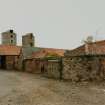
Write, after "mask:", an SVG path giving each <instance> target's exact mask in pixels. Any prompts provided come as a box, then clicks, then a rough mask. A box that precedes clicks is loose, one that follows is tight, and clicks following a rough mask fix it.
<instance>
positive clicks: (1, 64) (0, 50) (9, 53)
mask: <svg viewBox="0 0 105 105" xmlns="http://www.w3.org/2000/svg"><path fill="white" fill-rule="evenodd" d="M20 50H21V47H19V46H14V45H0V69H18V58H19V55H20Z"/></svg>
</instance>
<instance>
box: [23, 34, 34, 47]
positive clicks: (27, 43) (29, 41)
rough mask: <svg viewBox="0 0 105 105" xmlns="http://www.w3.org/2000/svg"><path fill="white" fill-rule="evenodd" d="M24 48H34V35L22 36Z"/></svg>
mask: <svg viewBox="0 0 105 105" xmlns="http://www.w3.org/2000/svg"><path fill="white" fill-rule="evenodd" d="M22 46H23V47H34V46H35V45H34V35H33V33H28V34H26V35H24V36H22Z"/></svg>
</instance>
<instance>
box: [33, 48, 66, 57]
mask: <svg viewBox="0 0 105 105" xmlns="http://www.w3.org/2000/svg"><path fill="white" fill-rule="evenodd" d="M64 52H65V50H63V49H54V48H41V50H40V51H37V52H34V53H33V54H32V58H43V57H46V56H49V55H55V56H59V57H61V56H64Z"/></svg>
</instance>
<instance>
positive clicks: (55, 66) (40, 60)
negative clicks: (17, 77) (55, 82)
mask: <svg viewBox="0 0 105 105" xmlns="http://www.w3.org/2000/svg"><path fill="white" fill-rule="evenodd" d="M63 55H64V50H62V49H51V48H40V50H39V51H38V50H37V51H35V52H34V53H33V54H32V57H31V58H30V59H29V58H27V59H25V60H24V65H25V67H24V69H25V71H28V72H31V73H40V74H42V75H43V76H45V77H49V78H56V79H60V78H61V67H62V65H61V57H62V56H63Z"/></svg>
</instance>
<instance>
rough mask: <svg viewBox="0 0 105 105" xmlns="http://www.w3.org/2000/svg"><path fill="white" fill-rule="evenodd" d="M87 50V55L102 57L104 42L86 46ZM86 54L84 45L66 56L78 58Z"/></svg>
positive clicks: (104, 52)
mask: <svg viewBox="0 0 105 105" xmlns="http://www.w3.org/2000/svg"><path fill="white" fill-rule="evenodd" d="M87 50H88V52H87V53H88V54H93V55H95V54H96V55H104V54H105V40H102V41H96V42H92V43H89V44H87ZM87 53H86V48H85V45H82V46H80V47H78V48H76V49H74V50H71V51H69V52H67V55H70V56H79V55H85V54H87Z"/></svg>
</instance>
